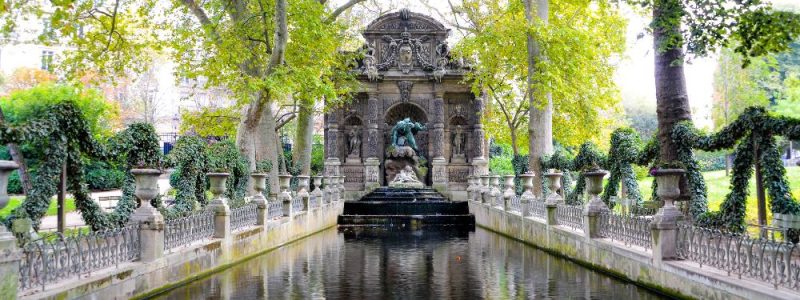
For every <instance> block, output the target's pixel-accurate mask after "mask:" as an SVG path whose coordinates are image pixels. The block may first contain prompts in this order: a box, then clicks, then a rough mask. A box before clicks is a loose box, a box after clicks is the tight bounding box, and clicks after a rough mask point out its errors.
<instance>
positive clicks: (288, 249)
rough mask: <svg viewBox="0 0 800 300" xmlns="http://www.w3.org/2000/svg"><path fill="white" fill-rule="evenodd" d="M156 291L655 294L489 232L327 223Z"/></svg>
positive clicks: (273, 295)
mask: <svg viewBox="0 0 800 300" xmlns="http://www.w3.org/2000/svg"><path fill="white" fill-rule="evenodd" d="M161 298H164V299H512V298H513V299H521V298H526V299H527V298H534V299H542V298H545V299H575V298H580V299H589V298H591V299H658V298H660V296H658V295H655V294H652V293H650V292H648V291H647V290H644V289H642V288H639V287H637V286H635V285H632V284H627V283H624V282H621V281H618V280H615V279H612V278H610V277H607V276H605V275H603V274H600V273H596V272H593V271H590V270H588V269H585V268H583V267H581V266H579V265H576V264H574V263H572V262H570V261H567V260H564V259H561V258H557V257H554V256H552V255H549V254H547V253H545V252H542V251H540V250H537V249H535V248H532V247H529V246H526V245H524V244H522V243H519V242H517V241H514V240H510V239H508V238H505V237H503V236H500V235H497V234H494V233H492V232H489V231H486V230H483V229H480V228H479V229H476V230H475V231H474V232H470V231H464V230H457V229H451V228H450V229H444V230H430V229H425V230H422V231H400V232H396V231H395V232H389V231H387V230H386V229H379V230H368V231H367V230H361V229H349V228H348V229H341V230H337V229H331V230H328V231H325V232H322V233H319V234H316V235H314V236H312V237H309V238H306V239H303V240H301V241H299V242H296V243H293V244H290V245H287V246H284V247H282V248H279V249H276V250H275V251H272V252H269V253H267V254H264V255H262V256H260V257H257V258H255V259H253V260H250V261H247V262H245V263H242V264H240V265H238V266H236V267H233V268H231V269H228V270H226V271H224V272H222V273H219V274H216V275H214V276H212V277H209V278H206V279H204V280H200V281H197V282H194V283H191V284H189V285H186V286H183V287H180V288H178V289H175V290H172V291H170V292H169V293H167V294H164V295H162V296H161Z"/></svg>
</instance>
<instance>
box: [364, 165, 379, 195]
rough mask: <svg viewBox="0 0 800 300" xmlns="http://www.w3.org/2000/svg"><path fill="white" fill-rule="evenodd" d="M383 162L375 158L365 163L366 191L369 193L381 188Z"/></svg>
mask: <svg viewBox="0 0 800 300" xmlns="http://www.w3.org/2000/svg"><path fill="white" fill-rule="evenodd" d="M380 173H381V162H380V161H379V160H378V159H377V158H375V157H370V158H367V159H366V161H365V162H364V189H365V191H366V192H367V193H370V192H372V191H374V190H375V189H377V188H379V187H380V186H381V177H380Z"/></svg>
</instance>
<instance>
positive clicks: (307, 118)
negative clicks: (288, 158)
mask: <svg viewBox="0 0 800 300" xmlns="http://www.w3.org/2000/svg"><path fill="white" fill-rule="evenodd" d="M313 135H314V101H313V100H305V99H302V100H300V109H299V110H298V112H297V131H296V132H295V138H294V148H293V149H292V157H293V158H294V161H295V165H297V166H299V167H300V174H301V175H311V147H312V146H311V143H312V138H313Z"/></svg>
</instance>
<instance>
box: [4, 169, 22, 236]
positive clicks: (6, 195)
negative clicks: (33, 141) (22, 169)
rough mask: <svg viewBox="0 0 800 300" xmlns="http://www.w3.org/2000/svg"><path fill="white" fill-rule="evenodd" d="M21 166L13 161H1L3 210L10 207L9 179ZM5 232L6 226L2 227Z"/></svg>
mask: <svg viewBox="0 0 800 300" xmlns="http://www.w3.org/2000/svg"><path fill="white" fill-rule="evenodd" d="M18 168H19V165H18V164H17V163H15V162H14V161H11V160H0V209H3V208H5V207H6V205H8V200H9V199H10V197H9V196H8V177H9V176H11V172H13V171H14V170H16V169H18ZM0 227H2V228H3V229H2V230H5V226H0Z"/></svg>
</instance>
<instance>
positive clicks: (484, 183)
mask: <svg viewBox="0 0 800 300" xmlns="http://www.w3.org/2000/svg"><path fill="white" fill-rule="evenodd" d="M490 177H491V176H490V175H488V174H487V175H481V191H480V194H479V196H480V197H481V203H483V205H491V204H492V201H491V195H490V194H491V193H490V192H491V191H492V188H491V187H490V186H489V184H490V183H489V179H490Z"/></svg>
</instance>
